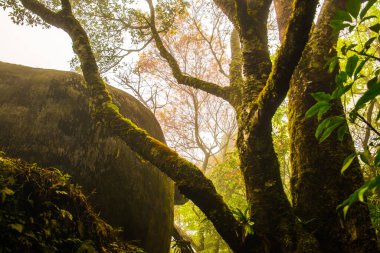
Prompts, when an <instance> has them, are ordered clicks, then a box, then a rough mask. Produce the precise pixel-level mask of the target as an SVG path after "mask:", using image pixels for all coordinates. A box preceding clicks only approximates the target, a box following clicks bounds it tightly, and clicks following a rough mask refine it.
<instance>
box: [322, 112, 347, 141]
mask: <svg viewBox="0 0 380 253" xmlns="http://www.w3.org/2000/svg"><path fill="white" fill-rule="evenodd" d="M343 122H344V118H343V117H339V116H336V117H333V118H332V120H331V121H330V124H329V126H328V127H326V129H325V131H323V134H322V136H321V138H320V139H319V143H322V142H323V141H324V140H326V139H327V138H328V137H329V136H330V135H331V133H332V132H333V131H334V130H335V129H336V128H337V127H338V126H340V125H341V124H342V123H343Z"/></svg>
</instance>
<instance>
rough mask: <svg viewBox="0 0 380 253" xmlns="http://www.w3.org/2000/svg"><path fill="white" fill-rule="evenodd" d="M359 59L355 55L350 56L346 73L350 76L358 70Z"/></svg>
mask: <svg viewBox="0 0 380 253" xmlns="http://www.w3.org/2000/svg"><path fill="white" fill-rule="evenodd" d="M358 61H359V57H358V56H357V55H356V54H355V55H353V56H350V57H349V58H348V59H347V64H346V73H347V75H348V76H352V75H353V73H354V70H355V68H356V65H357V64H358Z"/></svg>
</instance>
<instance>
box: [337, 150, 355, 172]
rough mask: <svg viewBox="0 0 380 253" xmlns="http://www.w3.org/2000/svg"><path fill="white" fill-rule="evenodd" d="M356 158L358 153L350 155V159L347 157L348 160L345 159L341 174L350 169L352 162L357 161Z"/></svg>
mask: <svg viewBox="0 0 380 253" xmlns="http://www.w3.org/2000/svg"><path fill="white" fill-rule="evenodd" d="M355 157H356V153H353V154H351V155H349V156H348V157H346V159H344V161H343V166H342V169H341V170H340V173H342V174H343V173H344V172H345V171H346V170H347V169H348V167H350V165H351V163H352V161H353V160H354V159H355Z"/></svg>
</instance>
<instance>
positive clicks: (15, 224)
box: [8, 223, 24, 233]
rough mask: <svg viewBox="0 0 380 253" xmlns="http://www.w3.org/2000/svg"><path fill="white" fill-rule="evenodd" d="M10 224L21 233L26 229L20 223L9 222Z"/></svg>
mask: <svg viewBox="0 0 380 253" xmlns="http://www.w3.org/2000/svg"><path fill="white" fill-rule="evenodd" d="M8 226H9V227H10V228H12V229H14V230H16V231H17V232H19V233H22V230H24V226H23V225H22V224H19V223H14V224H9V225H8Z"/></svg>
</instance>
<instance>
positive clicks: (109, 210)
mask: <svg viewBox="0 0 380 253" xmlns="http://www.w3.org/2000/svg"><path fill="white" fill-rule="evenodd" d="M108 89H109V91H110V93H111V95H112V97H113V100H114V103H115V104H116V105H117V106H118V107H119V109H120V112H121V113H122V114H123V115H125V116H126V117H128V118H130V119H131V120H132V121H133V122H135V123H136V124H137V125H138V126H139V127H141V128H144V129H145V130H146V131H147V132H149V133H150V134H151V135H152V136H154V137H155V138H157V139H159V140H161V141H164V137H163V134H162V131H161V129H160V126H159V124H158V122H157V121H156V119H155V118H154V116H153V114H152V113H151V112H150V111H149V110H148V109H146V108H145V107H144V106H143V105H142V104H141V103H139V102H138V101H137V100H136V99H134V98H133V97H132V96H130V95H128V94H127V93H125V92H123V91H121V90H118V89H116V88H113V87H110V86H109V87H108ZM0 149H3V150H4V151H5V152H6V153H7V154H8V155H11V156H15V157H20V158H22V159H24V160H26V161H28V162H36V163H38V164H39V165H41V166H43V167H49V166H51V167H55V168H59V169H61V170H63V171H65V172H67V173H69V174H70V175H72V177H73V181H74V182H77V183H79V184H80V185H82V186H83V188H84V191H85V193H86V194H88V195H89V200H90V201H91V203H92V204H93V205H94V207H95V210H97V211H99V213H100V216H101V217H103V218H104V219H105V220H106V221H107V222H108V223H110V224H111V225H113V226H116V227H121V228H122V229H124V230H125V233H124V236H125V238H126V239H128V240H135V241H137V242H140V245H141V246H142V247H143V248H145V249H146V251H147V252H149V253H154V252H157V253H163V252H168V251H169V244H170V235H171V231H172V224H173V192H174V190H173V183H172V181H171V180H170V179H168V178H167V177H166V176H165V175H163V174H162V173H161V172H160V171H159V170H158V169H157V168H155V167H153V166H151V165H150V164H149V163H148V162H146V161H143V160H142V159H141V158H140V157H139V156H138V155H136V154H135V153H134V152H132V151H131V150H130V149H129V148H128V146H127V145H126V144H125V143H124V142H123V141H121V140H120V139H119V138H118V137H116V136H113V135H112V134H110V133H109V132H108V131H107V129H105V127H103V126H102V125H101V124H97V123H96V122H94V121H93V119H92V118H91V114H90V111H89V95H88V93H87V89H86V87H85V83H84V82H83V79H82V77H81V76H80V75H78V74H75V73H72V72H63V71H56V70H46V69H35V68H29V67H24V66H19V65H13V64H8V63H2V62H0Z"/></svg>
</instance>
